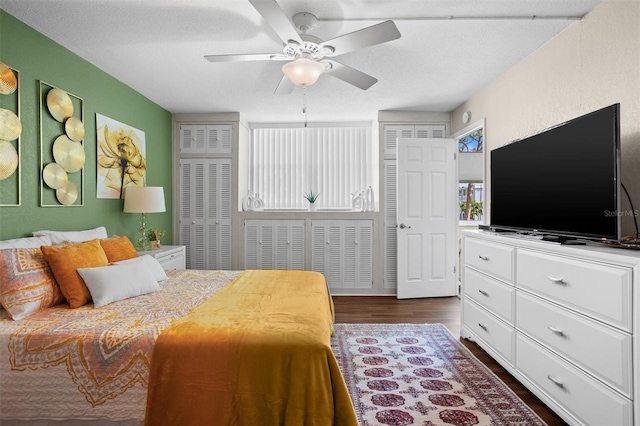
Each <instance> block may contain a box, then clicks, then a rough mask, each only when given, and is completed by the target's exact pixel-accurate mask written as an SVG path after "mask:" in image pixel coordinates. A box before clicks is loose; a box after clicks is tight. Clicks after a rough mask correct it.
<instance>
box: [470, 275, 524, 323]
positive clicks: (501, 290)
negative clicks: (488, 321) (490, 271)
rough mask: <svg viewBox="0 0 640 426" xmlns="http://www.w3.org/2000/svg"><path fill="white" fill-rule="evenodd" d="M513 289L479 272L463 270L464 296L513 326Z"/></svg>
mask: <svg viewBox="0 0 640 426" xmlns="http://www.w3.org/2000/svg"><path fill="white" fill-rule="evenodd" d="M515 291H516V290H515V288H514V287H512V286H510V285H506V284H504V283H502V282H501V281H497V280H494V279H492V278H490V277H489V276H487V275H484V274H481V273H480V272H478V271H476V270H474V269H470V268H465V269H464V294H465V296H467V297H470V298H472V299H473V300H475V301H476V302H478V303H479V304H480V305H482V306H484V307H485V308H487V309H488V310H490V311H491V312H493V313H494V314H496V315H498V316H499V317H500V318H502V319H503V320H505V321H506V322H508V323H509V324H511V325H513V319H514V314H513V310H514V305H515Z"/></svg>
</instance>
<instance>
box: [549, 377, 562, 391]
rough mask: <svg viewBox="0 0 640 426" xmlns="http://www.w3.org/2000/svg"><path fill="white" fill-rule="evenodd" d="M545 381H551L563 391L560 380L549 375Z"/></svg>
mask: <svg viewBox="0 0 640 426" xmlns="http://www.w3.org/2000/svg"><path fill="white" fill-rule="evenodd" d="M547 379H549V380H551V381H552V382H553V383H554V384H555V385H556V386H558V387H559V388H562V389H564V383H562V382H561V381H560V380H558V379H556V378H555V377H553V376H551V375H547Z"/></svg>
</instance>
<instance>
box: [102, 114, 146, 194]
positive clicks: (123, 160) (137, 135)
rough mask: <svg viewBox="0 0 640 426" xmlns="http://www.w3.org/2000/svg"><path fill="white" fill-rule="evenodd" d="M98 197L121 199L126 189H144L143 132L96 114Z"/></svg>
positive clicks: (144, 154) (144, 159)
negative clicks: (132, 187) (130, 187)
mask: <svg viewBox="0 0 640 426" xmlns="http://www.w3.org/2000/svg"><path fill="white" fill-rule="evenodd" d="M96 139H97V144H98V147H97V150H96V151H97V153H98V167H97V174H98V179H97V196H98V198H119V199H122V198H124V189H125V188H126V187H127V186H145V183H146V177H147V160H146V148H145V135H144V132H143V131H141V130H138V129H136V128H134V127H131V126H129V125H127V124H124V123H120V122H119V121H116V120H113V119H111V118H108V117H105V116H103V115H100V114H96Z"/></svg>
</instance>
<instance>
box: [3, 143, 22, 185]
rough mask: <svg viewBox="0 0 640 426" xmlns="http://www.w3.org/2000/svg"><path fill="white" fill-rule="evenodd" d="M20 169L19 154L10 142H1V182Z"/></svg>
mask: <svg viewBox="0 0 640 426" xmlns="http://www.w3.org/2000/svg"><path fill="white" fill-rule="evenodd" d="M17 168H18V152H17V151H16V148H15V147H14V146H13V144H12V143H11V142H9V141H5V140H0V180H4V179H6V178H8V177H9V176H11V175H12V174H13V172H15V171H16V169H17Z"/></svg>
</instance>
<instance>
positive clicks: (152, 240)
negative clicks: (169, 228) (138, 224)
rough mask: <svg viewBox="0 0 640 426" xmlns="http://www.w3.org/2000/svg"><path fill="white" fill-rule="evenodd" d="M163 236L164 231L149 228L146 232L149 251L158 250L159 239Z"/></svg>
mask: <svg viewBox="0 0 640 426" xmlns="http://www.w3.org/2000/svg"><path fill="white" fill-rule="evenodd" d="M163 236H164V231H161V230H160V229H154V228H150V229H148V230H147V238H148V239H149V246H151V250H158V249H159V248H160V247H161V246H160V238H162V237H163Z"/></svg>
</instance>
